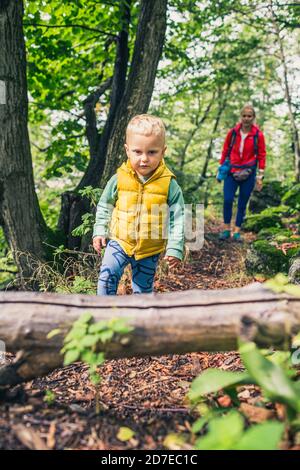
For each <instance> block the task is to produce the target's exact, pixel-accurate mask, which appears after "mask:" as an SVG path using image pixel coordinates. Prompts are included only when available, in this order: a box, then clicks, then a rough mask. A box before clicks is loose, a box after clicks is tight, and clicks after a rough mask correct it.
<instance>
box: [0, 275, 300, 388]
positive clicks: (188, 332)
mask: <svg viewBox="0 0 300 470" xmlns="http://www.w3.org/2000/svg"><path fill="white" fill-rule="evenodd" d="M85 312H90V313H91V314H92V315H93V318H94V320H95V321H101V320H106V321H107V320H110V319H111V318H124V319H127V321H128V324H129V325H131V326H132V327H133V331H132V332H131V333H130V334H126V336H123V337H121V338H120V337H117V338H114V339H113V341H112V342H110V343H105V345H104V346H103V349H104V351H105V353H106V357H107V358H113V357H131V356H147V355H155V354H156V355H160V354H168V353H176V354H181V353H186V352H192V351H225V350H235V349H236V348H237V342H238V339H239V338H243V339H244V340H248V341H254V342H256V343H257V344H258V345H259V346H261V347H275V348H277V349H287V348H289V347H290V343H291V339H292V337H293V336H294V335H296V334H297V333H298V332H299V331H300V298H299V297H292V296H290V295H287V294H276V293H273V292H272V291H270V290H268V289H266V288H265V287H263V286H262V285H261V284H259V283H255V284H252V285H250V286H247V287H243V288H237V289H226V290H218V291H201V290H189V291H183V292H171V293H167V294H152V295H151V294H141V295H138V296H108V297H99V296H88V295H72V296H70V295H66V294H65V295H61V294H46V293H44V294H41V293H17V294H16V293H13V294H12V293H0V338H1V339H2V341H3V342H4V344H5V345H6V349H7V351H11V352H17V351H19V354H18V357H17V360H16V362H15V364H12V365H7V366H4V367H3V368H2V369H0V385H2V386H3V385H14V384H16V383H18V382H22V381H24V380H29V379H31V378H33V377H37V376H40V375H43V374H46V373H48V372H49V371H51V370H53V369H54V368H56V367H60V366H61V365H62V361H63V358H62V355H61V354H60V350H61V347H62V344H63V338H64V337H65V335H66V333H67V332H68V331H69V329H70V328H71V326H72V324H73V322H74V321H75V320H77V319H78V317H79V316H80V315H81V314H82V313H85ZM56 328H58V329H59V331H60V333H59V334H58V335H56V336H54V337H52V338H51V339H47V334H48V333H49V332H50V331H51V330H53V329H56Z"/></svg>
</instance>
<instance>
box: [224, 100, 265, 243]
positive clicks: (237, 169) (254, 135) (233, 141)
mask: <svg viewBox="0 0 300 470" xmlns="http://www.w3.org/2000/svg"><path fill="white" fill-rule="evenodd" d="M254 121H255V110H254V108H253V106H251V105H246V106H244V107H243V109H242V111H241V122H240V123H239V124H237V125H236V126H235V127H234V128H233V129H231V130H230V131H229V132H228V134H227V137H226V139H225V143H224V147H223V152H222V157H221V160H220V164H223V163H224V162H225V159H226V158H229V159H230V165H231V168H230V172H229V174H228V176H227V177H226V178H225V180H224V206H223V216H224V230H223V232H222V233H220V235H219V239H220V240H226V239H228V238H230V222H231V217H232V205H233V200H234V196H235V193H236V190H237V188H238V187H239V188H240V189H239V197H238V210H237V215H236V221H235V229H234V233H233V240H234V241H240V240H241V235H240V230H241V225H242V223H243V220H244V217H245V213H246V207H247V203H248V201H249V199H250V196H251V193H252V191H253V189H254V187H255V183H256V189H257V190H258V191H261V189H262V182H263V178H264V169H265V162H266V146H265V139H264V135H263V133H262V132H261V130H260V129H259V128H258V127H257V125H255V124H254ZM257 166H258V174H257Z"/></svg>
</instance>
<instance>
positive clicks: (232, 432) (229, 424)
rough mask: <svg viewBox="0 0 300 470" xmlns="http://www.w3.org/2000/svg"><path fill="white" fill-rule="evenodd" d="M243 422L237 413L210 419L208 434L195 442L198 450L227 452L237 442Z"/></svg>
mask: <svg viewBox="0 0 300 470" xmlns="http://www.w3.org/2000/svg"><path fill="white" fill-rule="evenodd" d="M243 427H244V421H243V418H242V417H241V415H240V414H239V413H238V412H237V411H231V412H230V413H228V414H227V415H225V416H222V417H220V418H214V419H212V420H211V421H210V422H209V424H208V434H207V435H206V436H204V437H202V438H200V439H198V440H197V441H196V444H195V447H196V449H198V450H228V449H232V448H233V447H234V445H236V443H237V442H238V440H239V438H240V436H241V434H242V432H243Z"/></svg>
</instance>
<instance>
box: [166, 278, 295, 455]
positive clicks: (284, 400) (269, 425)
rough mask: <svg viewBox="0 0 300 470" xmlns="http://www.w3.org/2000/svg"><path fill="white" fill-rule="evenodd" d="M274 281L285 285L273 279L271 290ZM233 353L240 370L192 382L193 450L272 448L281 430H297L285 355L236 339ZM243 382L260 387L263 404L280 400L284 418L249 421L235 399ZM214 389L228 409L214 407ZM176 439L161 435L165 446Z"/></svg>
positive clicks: (209, 373)
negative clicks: (236, 353)
mask: <svg viewBox="0 0 300 470" xmlns="http://www.w3.org/2000/svg"><path fill="white" fill-rule="evenodd" d="M279 284H280V285H283V286H286V285H287V284H286V279H285V278H284V279H283V278H282V277H281V278H279V277H277V280H276V286H277V288H278V285H279ZM267 285H269V284H267ZM299 290H300V288H299V287H298V291H299ZM297 341H298V342H299V344H300V340H299V338H295V340H294V342H293V343H294V345H295V346H296V345H297V344H298V343H297ZM239 352H240V355H241V359H242V361H243V364H244V366H245V369H246V370H245V371H244V372H230V371H224V370H220V369H207V370H205V371H204V372H203V373H201V375H199V376H198V377H197V378H196V379H194V380H193V382H192V385H191V387H190V390H189V392H188V398H189V400H190V402H191V404H192V406H193V408H194V409H195V410H197V411H198V412H199V413H200V415H201V417H200V418H198V419H197V420H196V421H195V422H194V424H193V426H192V442H194V448H195V449H198V450H221V449H222V450H229V449H230V450H275V449H278V446H279V444H280V441H281V439H282V437H283V434H284V430H285V428H287V429H289V431H290V432H293V433H296V432H297V430H298V429H300V424H299V423H300V420H299V419H300V394H299V391H300V384H299V381H298V382H297V381H295V380H296V379H297V371H296V370H295V368H294V367H293V364H292V360H291V353H290V352H289V351H276V352H273V351H270V350H265V351H264V350H259V349H258V348H257V347H256V345H255V344H254V343H250V342H241V343H240V348H239ZM247 384H252V385H256V386H259V387H260V388H261V390H262V393H263V402H271V403H272V404H276V403H281V404H282V405H283V406H284V407H285V410H286V422H285V423H281V422H278V421H276V420H273V421H266V422H263V423H260V424H255V425H250V423H249V422H248V421H247V420H246V418H247V416H246V415H245V416H243V412H242V408H240V401H239V389H240V387H241V386H243V387H244V386H245V385H247ZM220 392H223V393H225V394H227V395H229V397H230V398H231V405H229V407H227V406H226V408H222V406H218V401H217V400H216V398H217V397H218V393H220ZM181 437H182V436H180V435H179V436H177V435H176V436H175V437H174V438H172V439H170V440H169V441H168V440H167V439H166V440H165V445H166V447H168V448H184V447H183V446H184V445H186V443H185V442H186V439H181ZM177 438H178V439H177ZM195 439H196V440H195ZM172 446H175V447H172Z"/></svg>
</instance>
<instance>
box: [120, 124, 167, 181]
mask: <svg viewBox="0 0 300 470" xmlns="http://www.w3.org/2000/svg"><path fill="white" fill-rule="evenodd" d="M166 148H167V147H166V146H165V142H164V138H163V137H162V136H161V135H155V134H151V135H140V134H136V133H134V132H129V133H128V135H127V141H126V144H125V150H126V153H127V157H128V158H129V160H130V163H131V166H132V168H133V169H134V171H135V172H136V173H137V174H138V175H140V176H147V177H149V176H151V175H152V174H153V173H154V172H155V170H156V168H157V167H158V165H159V164H160V162H161V160H162V159H163V156H164V154H165V151H166Z"/></svg>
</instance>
